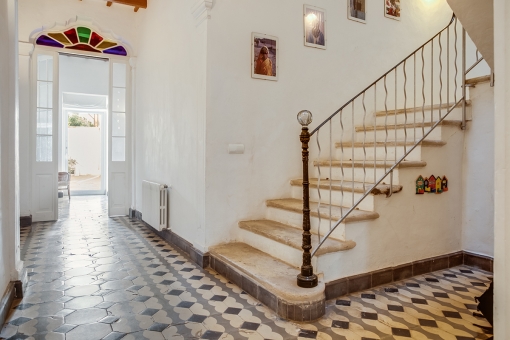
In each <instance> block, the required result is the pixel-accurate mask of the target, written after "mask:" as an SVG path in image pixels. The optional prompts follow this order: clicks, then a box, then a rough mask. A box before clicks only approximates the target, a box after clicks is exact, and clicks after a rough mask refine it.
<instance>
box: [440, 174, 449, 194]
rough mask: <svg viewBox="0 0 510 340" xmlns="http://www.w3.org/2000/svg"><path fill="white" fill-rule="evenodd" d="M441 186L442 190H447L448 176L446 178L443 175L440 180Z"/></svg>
mask: <svg viewBox="0 0 510 340" xmlns="http://www.w3.org/2000/svg"><path fill="white" fill-rule="evenodd" d="M441 188H442V189H443V192H446V191H448V178H446V176H443V180H442V182H441Z"/></svg>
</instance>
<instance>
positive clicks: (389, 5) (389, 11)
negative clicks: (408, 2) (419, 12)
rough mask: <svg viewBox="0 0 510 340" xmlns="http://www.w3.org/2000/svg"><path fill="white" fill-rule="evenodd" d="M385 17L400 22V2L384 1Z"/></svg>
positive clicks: (396, 0) (395, 0) (398, 0)
mask: <svg viewBox="0 0 510 340" xmlns="http://www.w3.org/2000/svg"><path fill="white" fill-rule="evenodd" d="M384 16H385V17H386V18H390V19H394V20H400V0H384Z"/></svg>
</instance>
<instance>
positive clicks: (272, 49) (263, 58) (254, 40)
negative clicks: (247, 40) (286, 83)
mask: <svg viewBox="0 0 510 340" xmlns="http://www.w3.org/2000/svg"><path fill="white" fill-rule="evenodd" d="M251 45H252V46H251V47H252V48H251V76H252V78H257V79H265V80H278V38H277V37H273V36H270V35H267V34H262V33H252V34H251Z"/></svg>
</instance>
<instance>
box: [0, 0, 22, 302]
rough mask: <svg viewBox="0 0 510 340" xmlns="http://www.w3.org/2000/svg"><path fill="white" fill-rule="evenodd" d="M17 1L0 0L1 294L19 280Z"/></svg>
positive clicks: (20, 265) (20, 264) (20, 266)
mask: <svg viewBox="0 0 510 340" xmlns="http://www.w3.org/2000/svg"><path fill="white" fill-rule="evenodd" d="M16 10H17V6H16V1H15V0H1V1H0V45H1V46H2V48H1V49H0V61H1V62H0V117H1V119H0V138H1V141H2V142H1V147H0V193H1V194H0V294H2V295H3V294H4V292H5V289H6V287H7V284H8V283H9V281H12V280H17V279H19V276H18V275H19V272H18V270H20V269H21V268H22V263H21V262H20V249H19V197H18V192H19V182H18V171H19V169H18V167H19V160H18V143H19V136H18V88H17V86H18V70H17V67H18V57H17V43H16V41H17V36H16V15H17V14H16Z"/></svg>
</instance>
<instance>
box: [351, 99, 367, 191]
mask: <svg viewBox="0 0 510 340" xmlns="http://www.w3.org/2000/svg"><path fill="white" fill-rule="evenodd" d="M366 117H367V108H366V107H365V92H363V192H365V181H366V179H367V169H366V168H365V162H366V159H367V150H366V148H365V143H366V140H367V130H366V126H365V119H366ZM353 150H354V149H353Z"/></svg>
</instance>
